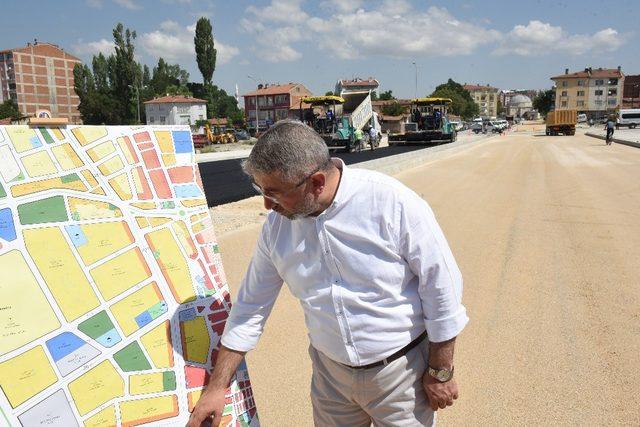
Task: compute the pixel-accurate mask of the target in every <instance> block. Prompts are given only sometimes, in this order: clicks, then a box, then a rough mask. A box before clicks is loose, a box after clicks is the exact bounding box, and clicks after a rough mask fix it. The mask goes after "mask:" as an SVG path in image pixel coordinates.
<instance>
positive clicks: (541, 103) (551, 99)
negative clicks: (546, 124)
mask: <svg viewBox="0 0 640 427" xmlns="http://www.w3.org/2000/svg"><path fill="white" fill-rule="evenodd" d="M555 94H556V91H555V90H554V89H553V88H551V89H548V90H541V91H539V92H538V94H537V95H536V97H535V98H533V108H535V109H536V110H538V112H539V113H540V114H542V115H543V116H546V115H547V113H548V112H549V111H551V108H552V107H553V105H554V103H555Z"/></svg>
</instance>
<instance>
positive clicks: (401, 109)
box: [382, 101, 407, 116]
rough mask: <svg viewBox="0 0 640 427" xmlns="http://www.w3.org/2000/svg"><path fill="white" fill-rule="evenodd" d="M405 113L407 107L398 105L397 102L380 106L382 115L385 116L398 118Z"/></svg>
mask: <svg viewBox="0 0 640 427" xmlns="http://www.w3.org/2000/svg"><path fill="white" fill-rule="evenodd" d="M406 111H407V107H405V106H402V105H400V104H399V103H398V102H397V101H396V102H393V103H391V104H388V105H383V106H382V114H384V115H386V116H399V115H401V114H403V113H405V112H406Z"/></svg>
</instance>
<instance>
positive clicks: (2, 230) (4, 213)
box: [0, 208, 16, 242]
mask: <svg viewBox="0 0 640 427" xmlns="http://www.w3.org/2000/svg"><path fill="white" fill-rule="evenodd" d="M0 239H4V240H6V241H7V242H11V241H12V240H15V239H16V226H15V225H14V223H13V215H12V213H11V209H9V208H5V209H0Z"/></svg>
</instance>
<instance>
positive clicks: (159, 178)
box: [143, 153, 172, 199]
mask: <svg viewBox="0 0 640 427" xmlns="http://www.w3.org/2000/svg"><path fill="white" fill-rule="evenodd" d="M154 154H155V153H154ZM143 156H144V154H143ZM149 176H150V177H151V182H152V183H153V188H155V189H156V194H157V195H158V197H159V198H161V199H170V198H171V197H172V195H171V189H170V188H169V183H168V182H167V178H166V177H165V176H164V173H163V172H162V170H161V169H157V170H154V171H150V172H149Z"/></svg>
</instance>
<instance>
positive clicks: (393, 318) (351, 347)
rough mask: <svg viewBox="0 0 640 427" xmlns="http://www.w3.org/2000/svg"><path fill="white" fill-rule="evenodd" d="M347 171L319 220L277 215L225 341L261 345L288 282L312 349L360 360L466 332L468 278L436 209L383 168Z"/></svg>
mask: <svg viewBox="0 0 640 427" xmlns="http://www.w3.org/2000/svg"><path fill="white" fill-rule="evenodd" d="M334 162H335V163H336V165H337V166H338V167H339V168H341V169H342V177H341V180H340V185H339V187H338V190H337V192H336V195H335V198H334V201H333V203H332V204H331V205H330V206H329V207H328V208H327V209H326V210H325V211H324V212H323V213H321V214H320V215H318V216H317V217H307V218H303V219H297V220H293V221H292V220H289V219H287V218H285V217H283V216H281V215H279V214H277V213H275V212H271V213H269V215H268V217H267V220H266V222H265V224H264V226H263V227H262V232H261V234H260V237H259V238H258V243H257V248H256V251H255V253H254V255H253V259H252V260H251V263H250V265H249V268H248V271H247V274H246V276H245V278H244V280H243V282H242V285H241V287H240V290H239V292H238V298H237V300H236V302H235V304H234V305H233V307H232V309H231V313H230V315H229V318H228V320H227V324H226V327H225V332H224V335H223V337H222V344H223V345H224V346H225V347H228V348H231V349H234V350H237V351H249V350H252V349H253V348H255V346H256V344H257V342H258V339H259V338H260V335H261V334H262V331H263V328H264V324H265V322H266V320H267V317H269V314H270V312H271V309H272V308H273V304H274V302H275V300H276V298H277V296H278V293H279V292H280V288H281V286H282V283H283V281H284V282H286V283H287V285H288V286H289V289H290V290H291V293H292V294H293V295H294V296H295V297H297V298H298V299H299V300H300V304H301V305H302V308H303V310H304V316H305V322H306V325H307V328H308V330H309V338H310V341H311V345H313V347H315V348H316V349H317V350H319V351H321V352H322V353H324V354H325V355H327V356H328V357H329V358H331V359H333V360H335V361H337V362H340V363H343V364H347V365H351V366H360V365H366V364H369V363H373V362H377V361H379V360H382V359H384V358H386V357H388V356H390V355H391V354H393V353H395V352H396V351H398V350H399V349H401V348H402V347H404V346H405V345H407V344H408V343H409V342H411V341H412V340H413V339H414V338H416V337H417V336H418V335H420V334H421V333H422V332H423V331H424V330H425V329H426V330H427V333H428V336H429V341H432V342H441V341H446V340H448V339H451V338H453V337H455V336H457V335H458V334H459V333H460V331H461V330H462V329H463V328H464V326H465V325H466V324H467V322H468V320H469V319H468V317H467V314H466V310H465V308H464V306H463V305H462V302H461V300H462V275H461V274H460V270H459V269H458V266H457V264H456V261H455V259H454V258H453V255H452V253H451V250H450V249H449V245H448V244H447V241H446V239H445V238H444V235H443V234H442V230H441V229H440V226H439V225H438V223H437V222H436V219H435V217H434V215H433V212H432V211H431V208H430V207H429V205H428V204H427V203H426V202H425V201H424V200H423V199H421V198H420V197H419V196H418V195H417V194H416V193H414V192H413V191H412V190H410V189H409V188H407V187H406V186H404V185H403V184H402V183H400V182H399V181H397V180H395V179H393V178H391V177H389V176H386V175H383V174H381V173H378V172H373V171H368V170H362V169H351V168H348V167H346V166H345V165H344V163H343V162H342V161H341V160H339V159H334Z"/></svg>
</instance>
